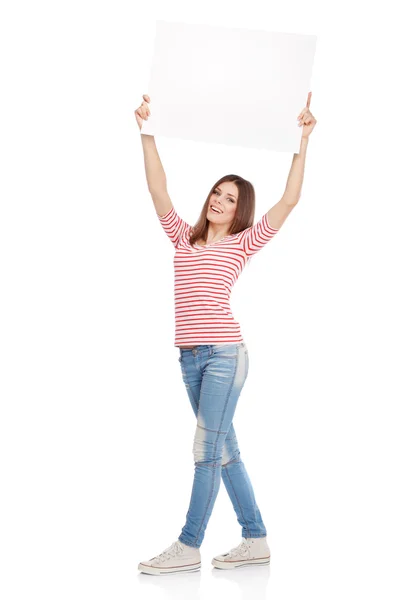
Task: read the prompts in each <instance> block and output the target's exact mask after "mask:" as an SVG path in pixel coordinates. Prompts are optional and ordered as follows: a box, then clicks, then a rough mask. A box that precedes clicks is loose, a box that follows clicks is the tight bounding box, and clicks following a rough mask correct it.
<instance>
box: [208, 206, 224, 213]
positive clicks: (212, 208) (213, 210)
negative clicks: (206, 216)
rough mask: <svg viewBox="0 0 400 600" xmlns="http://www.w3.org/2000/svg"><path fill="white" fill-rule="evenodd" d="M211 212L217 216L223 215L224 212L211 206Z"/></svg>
mask: <svg viewBox="0 0 400 600" xmlns="http://www.w3.org/2000/svg"><path fill="white" fill-rule="evenodd" d="M210 210H211V211H212V212H213V213H215V214H216V215H222V210H217V209H216V208H215V206H210Z"/></svg>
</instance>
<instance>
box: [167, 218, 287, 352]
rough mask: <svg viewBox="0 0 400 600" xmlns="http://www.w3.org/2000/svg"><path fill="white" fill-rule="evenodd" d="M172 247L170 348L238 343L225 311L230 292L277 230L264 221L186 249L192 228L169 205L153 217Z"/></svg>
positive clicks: (232, 320)
mask: <svg viewBox="0 0 400 600" xmlns="http://www.w3.org/2000/svg"><path fill="white" fill-rule="evenodd" d="M157 216H158V218H159V220H160V223H161V225H162V227H163V228H164V231H165V233H166V234H167V235H168V237H169V239H170V240H171V242H172V243H173V245H174V247H175V256H174V297H175V344H174V345H175V346H186V345H188V346H189V345H193V346H194V345H200V344H232V343H236V342H242V341H243V338H242V333H241V330H240V325H239V323H238V322H237V321H236V320H235V318H234V316H233V314H232V311H231V308H230V295H231V291H232V287H233V285H234V284H235V282H236V281H237V279H238V277H239V275H240V274H241V272H242V271H243V269H244V267H245V265H246V263H247V261H248V260H249V259H250V258H251V257H252V256H253V255H254V254H255V253H256V252H258V251H259V250H261V248H263V247H264V246H265V244H267V242H269V241H270V240H271V239H272V238H273V237H274V235H275V234H276V233H277V232H278V231H279V229H274V228H273V227H271V226H270V225H269V223H268V217H267V214H266V213H265V214H264V215H263V217H262V218H261V219H260V221H258V222H257V223H255V224H254V225H252V226H251V227H248V228H247V229H244V230H243V231H240V232H239V233H234V234H231V235H228V236H226V237H224V238H222V239H220V240H217V241H216V242H213V243H211V244H207V245H205V246H200V245H199V244H197V243H195V244H194V246H191V244H190V243H189V236H190V234H191V230H192V227H191V226H190V225H189V224H188V223H186V222H185V221H184V220H183V219H181V217H179V215H178V213H177V212H176V210H175V208H174V206H173V207H172V208H171V209H170V210H169V211H168V212H167V214H165V215H164V216H163V217H160V215H157Z"/></svg>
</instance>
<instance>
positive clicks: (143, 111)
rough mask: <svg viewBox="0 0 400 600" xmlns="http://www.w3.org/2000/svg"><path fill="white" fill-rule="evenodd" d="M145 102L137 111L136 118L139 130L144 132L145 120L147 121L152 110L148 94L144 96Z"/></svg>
mask: <svg viewBox="0 0 400 600" xmlns="http://www.w3.org/2000/svg"><path fill="white" fill-rule="evenodd" d="M143 99H144V102H142V104H141V105H140V106H139V108H137V109H136V110H135V117H136V121H137V124H138V125H139V129H140V130H142V124H143V119H145V120H146V121H147V119H148V116H149V115H150V114H151V113H150V108H149V105H148V102H150V98H149V96H148V95H147V94H143Z"/></svg>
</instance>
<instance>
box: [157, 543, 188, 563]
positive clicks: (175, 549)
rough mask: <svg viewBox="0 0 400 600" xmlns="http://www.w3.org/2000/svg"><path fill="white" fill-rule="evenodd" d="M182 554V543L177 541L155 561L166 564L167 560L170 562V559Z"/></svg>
mask: <svg viewBox="0 0 400 600" xmlns="http://www.w3.org/2000/svg"><path fill="white" fill-rule="evenodd" d="M182 553H183V546H182V544H181V543H180V541H179V540H177V541H176V542H174V543H173V544H171V546H169V547H168V548H167V549H166V550H164V551H163V552H161V554H158V555H157V556H155V557H154V559H153V560H157V561H158V562H164V561H165V560H169V559H170V558H173V557H174V556H177V555H179V554H182Z"/></svg>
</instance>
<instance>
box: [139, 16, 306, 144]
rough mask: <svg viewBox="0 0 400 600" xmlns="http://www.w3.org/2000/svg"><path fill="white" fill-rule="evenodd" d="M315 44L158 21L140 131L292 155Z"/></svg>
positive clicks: (293, 37) (292, 36)
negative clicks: (147, 113) (147, 103)
mask: <svg viewBox="0 0 400 600" xmlns="http://www.w3.org/2000/svg"><path fill="white" fill-rule="evenodd" d="M316 40H317V37H316V36H314V35H299V34H293V33H270V32H267V31H262V30H249V29H238V28H226V27H217V26H211V25H198V24H187V23H169V22H166V21H156V36H155V47H154V53H153V60H152V67H151V74H150V82H149V86H148V91H146V93H148V94H149V96H150V111H151V115H150V117H149V119H148V120H147V121H144V122H143V126H142V130H141V132H142V133H144V134H148V135H161V136H165V137H174V138H182V139H190V140H197V141H202V142H212V143H220V144H228V145H236V146H244V147H248V148H267V149H269V150H277V151H283V152H293V153H295V152H298V151H299V148H300V143H301V131H302V128H301V127H298V124H297V116H298V114H299V113H300V111H301V110H302V109H303V108H304V107H305V106H306V104H307V97H308V92H309V91H312V90H311V88H310V81H311V72H312V65H313V60H314V54H315V46H316ZM310 109H311V107H310Z"/></svg>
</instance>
